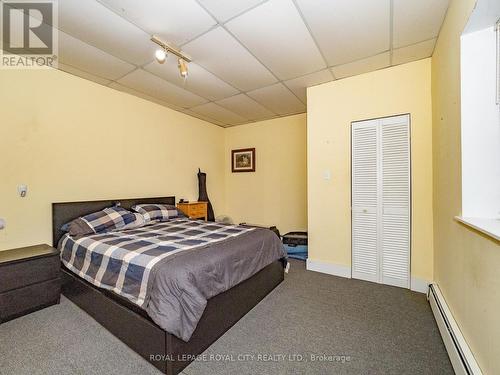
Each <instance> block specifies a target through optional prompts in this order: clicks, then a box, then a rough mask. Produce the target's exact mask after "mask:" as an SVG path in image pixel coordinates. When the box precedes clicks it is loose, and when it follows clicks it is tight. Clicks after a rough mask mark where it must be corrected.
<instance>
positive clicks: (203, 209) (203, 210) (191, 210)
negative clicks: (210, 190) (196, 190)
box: [177, 202, 208, 220]
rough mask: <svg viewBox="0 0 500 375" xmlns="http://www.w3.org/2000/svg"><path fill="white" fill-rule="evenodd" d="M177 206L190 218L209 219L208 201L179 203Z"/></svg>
mask: <svg viewBox="0 0 500 375" xmlns="http://www.w3.org/2000/svg"><path fill="white" fill-rule="evenodd" d="M177 208H178V209H179V210H181V211H182V212H184V215H186V216H187V217H189V218H190V219H204V220H207V219H208V205H207V202H189V203H177Z"/></svg>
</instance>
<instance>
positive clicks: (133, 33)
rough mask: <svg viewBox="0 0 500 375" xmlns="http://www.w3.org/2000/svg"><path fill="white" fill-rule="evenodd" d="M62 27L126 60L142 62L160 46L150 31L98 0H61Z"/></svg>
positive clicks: (69, 32) (147, 60)
mask: <svg viewBox="0 0 500 375" xmlns="http://www.w3.org/2000/svg"><path fill="white" fill-rule="evenodd" d="M58 4H59V8H58V11H59V29H60V30H62V31H64V32H66V33H68V34H70V35H71V36H73V37H75V38H78V39H80V40H82V41H84V42H86V43H88V44H90V45H93V46H95V47H97V48H99V49H101V50H103V51H106V52H108V53H110V54H111V55H113V56H116V57H118V58H120V59H122V60H124V61H127V62H130V63H133V64H137V65H142V64H145V63H147V62H149V61H151V60H152V59H153V54H154V51H155V50H156V47H155V45H154V43H153V42H151V41H150V36H149V35H148V33H146V32H144V31H142V30H141V29H139V28H138V27H136V26H134V25H132V24H131V23H130V22H128V21H127V20H125V19H124V18H122V17H120V16H118V15H117V14H116V13H115V12H113V11H112V10H110V9H108V8H106V7H105V6H104V5H102V4H100V3H98V2H97V1H89V0H86V1H81V0H63V1H59V3H58Z"/></svg>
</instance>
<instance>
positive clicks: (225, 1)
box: [199, 0, 265, 22]
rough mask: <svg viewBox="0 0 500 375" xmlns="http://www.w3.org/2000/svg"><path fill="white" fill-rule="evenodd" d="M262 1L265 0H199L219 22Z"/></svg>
mask: <svg viewBox="0 0 500 375" xmlns="http://www.w3.org/2000/svg"><path fill="white" fill-rule="evenodd" d="M264 1H265V0H238V1H235V0H199V2H200V3H201V4H203V6H205V8H207V9H208V11H209V12H210V13H212V14H213V15H214V17H215V18H217V20H219V21H220V22H226V21H227V20H228V19H230V18H232V17H234V16H236V15H238V14H241V13H242V12H244V11H245V10H247V9H250V8H251V7H254V6H256V5H257V4H260V3H262V2H264Z"/></svg>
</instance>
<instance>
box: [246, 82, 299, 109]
mask: <svg viewBox="0 0 500 375" xmlns="http://www.w3.org/2000/svg"><path fill="white" fill-rule="evenodd" d="M247 94H248V96H250V97H252V98H253V99H255V100H256V101H258V102H259V103H260V104H262V105H264V106H266V108H269V109H270V110H271V111H273V112H275V113H277V114H279V115H289V114H293V113H299V112H305V110H306V107H305V105H304V103H302V102H301V101H300V100H299V99H297V97H296V96H295V95H293V94H292V93H291V91H290V90H288V89H287V88H286V87H285V86H284V85H283V84H282V83H277V84H275V85H272V86H267V87H263V88H260V89H257V90H254V91H250V92H248V93H247Z"/></svg>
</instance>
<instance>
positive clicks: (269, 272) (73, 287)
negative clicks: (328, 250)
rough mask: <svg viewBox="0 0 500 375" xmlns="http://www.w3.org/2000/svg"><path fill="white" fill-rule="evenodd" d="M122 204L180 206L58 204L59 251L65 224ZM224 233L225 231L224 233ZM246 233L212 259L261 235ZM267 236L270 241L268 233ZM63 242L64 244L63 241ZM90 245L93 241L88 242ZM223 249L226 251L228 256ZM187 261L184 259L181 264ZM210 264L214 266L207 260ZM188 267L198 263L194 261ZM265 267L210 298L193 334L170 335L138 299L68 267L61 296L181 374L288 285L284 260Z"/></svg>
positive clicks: (55, 218)
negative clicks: (268, 297) (277, 289)
mask: <svg viewBox="0 0 500 375" xmlns="http://www.w3.org/2000/svg"><path fill="white" fill-rule="evenodd" d="M118 203H119V205H120V206H121V207H123V208H127V209H130V208H131V207H132V206H134V205H136V204H146V203H163V204H171V205H173V204H175V198H174V197H161V198H142V199H125V200H107V201H89V202H71V203H54V204H53V205H52V211H53V243H54V246H57V245H58V244H59V243H61V244H64V243H65V240H67V239H66V238H65V237H64V236H65V233H64V232H63V231H62V230H61V227H62V225H63V224H65V223H67V222H69V221H71V220H73V219H75V218H78V217H80V216H84V215H86V214H89V213H91V212H95V211H99V210H101V209H104V208H106V207H110V206H113V205H116V204H118ZM198 223H199V222H188V223H186V220H184V221H183V220H179V222H178V223H170V224H169V225H170V227H169V226H168V225H164V224H161V225H158V227H156V228H155V230H156V231H172V225H176V226H185V225H193V226H199V225H200V224H198ZM214 225H215V224H214ZM208 228H210V226H208ZM196 230H198V228H196ZM218 230H219V232H220V231H221V229H218ZM222 230H223V231H226V229H224V228H223V229H222ZM242 232H244V233H243V234H241V235H240V234H238V235H235V237H234V238H233V239H230V240H223V241H221V242H220V244H219V245H210V246H213V249H214V250H213V251H214V252H213V254H216V253H217V252H218V251H219V252H221V251H226V252H227V250H228V249H227V247H228V246H233V247H234V248H235V251H239V250H237V248H239V247H241V246H239V245H238V243H242V242H245V243H250V242H251V241H250V240H251V239H252V238H254V237H255V238H256V234H257V233H258V232H255V233H256V234H252V231H251V230H249V229H245V230H242ZM214 233H215V232H214ZM261 234H262V233H261ZM264 234H265V235H267V233H264ZM138 235H140V236H147V235H148V234H147V233H144V234H143V233H139V234H138ZM240 237H241V238H240ZM61 238H62V241H60V240H61ZM94 240H98V239H94ZM86 241H90V240H89V239H86ZM108 241H109V240H108ZM255 241H257V242H259V243H261V244H267V243H269V242H262V241H260V240H255ZM257 242H256V243H257ZM92 246H94V245H92ZM99 246H102V244H99ZM224 247H226V249H225V250H224ZM199 248H200V249H203V252H201V251H200V252H199V254H206V253H207V252H208V251H209V248H208V247H199ZM193 251H194V250H193ZM188 253H189V252H186V257H185V258H184V259H185V260H187V259H191V258H189V254H188ZM63 257H64V252H63ZM198 258H200V259H202V258H203V257H202V256H199V257H198ZM182 259H183V258H182V257H179V261H181V260H182ZM192 259H194V258H192ZM206 259H207V260H209V259H208V258H206ZM189 262H195V261H194V260H189ZM214 262H215V261H214ZM64 263H66V265H68V262H64V261H63V264H64ZM215 263H216V264H217V265H219V263H221V262H219V261H217V262H215ZM173 264H175V262H173V261H172V262H169V266H168V267H173ZM179 264H180V263H179ZM247 264H250V263H247ZM264 264H265V265H264V266H263V268H262V269H260V270H259V269H254V270H253V271H251V272H250V271H248V272H250V273H251V275H250V274H249V275H240V276H239V277H240V278H241V277H243V279H242V281H240V282H238V283H237V284H235V285H234V286H232V287H230V289H227V290H225V291H222V292H218V291H216V292H215V293H213V294H214V295H209V298H207V301H206V305H205V306H204V309H203V311H202V314H201V317H200V318H199V320H198V321H197V324H195V325H194V327H192V331H190V330H189V324H188V325H187V327H188V328H187V329H183V330H180V331H175V330H173V329H171V328H172V326H168V324H171V323H172V322H170V323H169V322H168V320H166V323H164V322H163V321H162V320H158V319H157V316H154V314H151V311H149V313H148V311H147V310H148V309H147V308H144V306H142V307H140V306H139V305H140V304H138V303H137V301H135V300H134V299H133V298H130V296H128V295H127V298H125V297H124V296H123V295H119V294H117V293H115V292H114V291H113V289H112V288H108V289H104V288H103V287H97V286H96V285H94V283H93V282H92V280H91V279H88V278H87V279H85V276H84V275H83V274H81V273H79V272H78V270H75V269H73V271H70V270H69V269H68V268H66V267H64V266H63V271H62V272H63V286H62V293H63V295H65V296H66V297H67V298H68V299H70V300H71V301H73V302H74V303H75V304H77V305H78V306H79V307H80V308H82V309H83V310H84V311H86V312H87V313H88V314H89V315H91V316H92V317H93V318H94V319H96V320H97V321H98V322H99V323H100V324H101V325H103V326H104V327H105V328H106V329H108V330H109V331H110V332H111V333H113V334H114V335H115V336H117V337H118V338H119V339H120V340H122V341H123V342H124V343H125V344H127V345H128V346H129V347H130V348H132V349H133V350H134V351H136V352H137V353H138V354H140V355H141V356H142V357H143V358H145V359H146V360H147V361H149V362H150V363H152V364H153V365H154V366H155V367H157V368H158V369H160V370H161V371H162V372H164V373H166V374H177V373H179V372H180V371H182V369H183V368H185V367H186V366H187V365H188V364H189V363H190V362H191V361H193V360H194V359H195V358H196V355H198V354H200V353H202V352H203V351H204V350H205V349H206V348H208V347H209V346H210V345H211V344H212V343H213V342H214V341H215V340H217V339H218V338H219V337H220V336H221V335H222V334H224V332H226V331H227V330H228V329H229V328H230V327H231V326H233V325H234V324H235V323H236V322H237V321H238V320H239V319H240V318H241V317H243V316H244V315H245V314H246V313H247V312H248V311H250V310H251V309H252V308H253V307H254V306H255V305H256V304H257V303H258V302H259V301H260V300H262V299H263V298H264V297H265V296H266V295H267V294H268V293H269V292H271V291H272V290H273V289H274V288H275V287H276V286H277V285H279V283H281V281H283V272H284V271H283V260H282V259H278V260H274V258H273V259H272V260H267V261H266V262H265V263H264ZM254 266H255V265H254ZM162 267H163V266H162ZM165 267H166V266H165ZM157 268H158V267H157ZM176 269H177V268H175V270H176ZM172 270H174V268H170V271H169V272H168V273H169V274H170V273H172ZM240 271H241V270H240ZM163 273H165V272H163ZM77 274H78V275H77ZM158 277H159V276H158ZM199 282H201V283H203V282H204V280H203V279H201V281H199ZM175 310H176V309H174V310H171V311H170V313H169V314H166V316H167V317H169V316H174V315H173V314H172V311H175ZM152 317H153V318H154V320H153V319H152ZM180 320H184V317H181V319H180ZM155 321H156V322H155ZM174 321H175V320H174ZM158 323H159V324H158ZM160 325H162V326H163V327H164V328H165V327H167V328H168V327H170V328H168V331H171V332H168V331H167V330H165V329H164V328H162V327H161V326H160ZM172 332H174V333H172ZM182 338H183V339H182Z"/></svg>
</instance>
